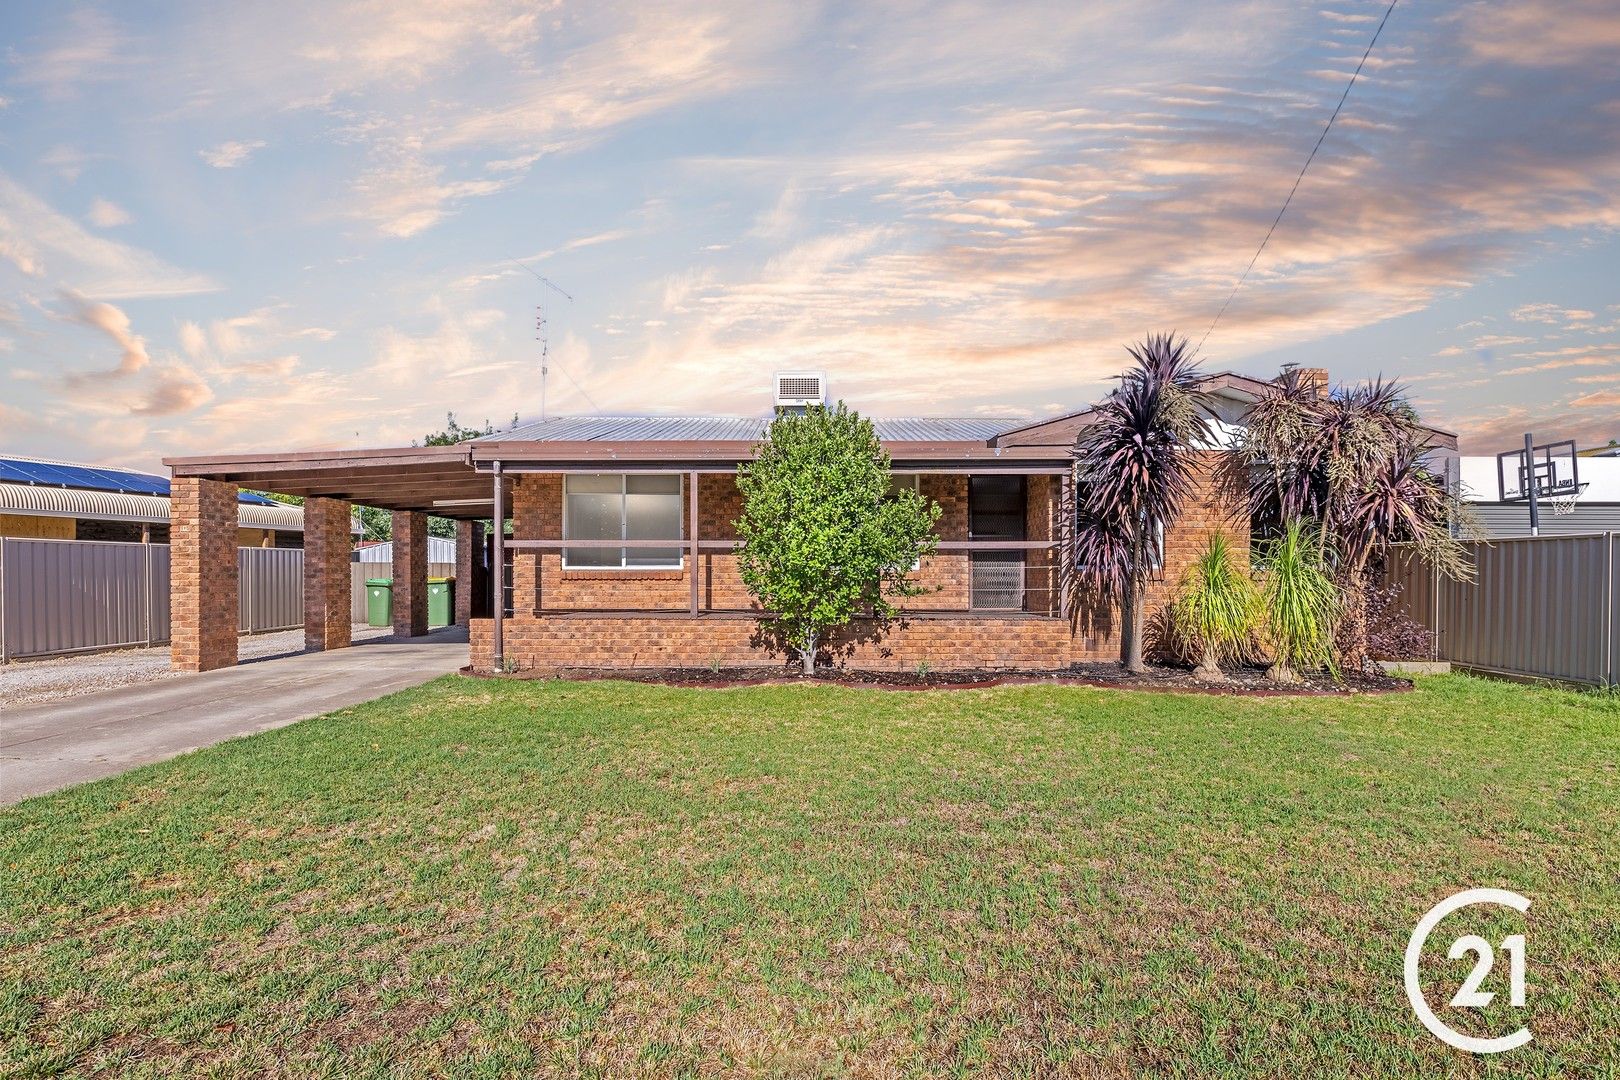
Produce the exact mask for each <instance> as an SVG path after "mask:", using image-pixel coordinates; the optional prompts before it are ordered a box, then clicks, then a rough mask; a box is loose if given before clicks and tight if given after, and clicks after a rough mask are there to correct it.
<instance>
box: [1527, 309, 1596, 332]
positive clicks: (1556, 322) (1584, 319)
mask: <svg viewBox="0 0 1620 1080" xmlns="http://www.w3.org/2000/svg"><path fill="white" fill-rule="evenodd" d="M1510 314H1511V315H1512V317H1513V318H1514V319H1515V320H1517V321H1518V322H1530V323H1546V324H1548V325H1551V326H1565V327H1569V328H1572V329H1573V328H1575V327H1577V326H1579V325H1581V324H1583V323H1589V322H1591V321H1592V320H1593V319H1595V318H1597V316H1596V315H1595V314H1594V313H1592V312H1590V311H1585V310H1582V309H1580V308H1566V307H1560V306H1559V305H1558V304H1521V305H1519V306H1518V307H1516V308H1514V309H1513V311H1512V312H1511V313H1510Z"/></svg>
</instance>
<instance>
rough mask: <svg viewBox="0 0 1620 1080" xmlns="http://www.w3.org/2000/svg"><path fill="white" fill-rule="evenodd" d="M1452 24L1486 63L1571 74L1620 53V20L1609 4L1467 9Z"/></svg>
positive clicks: (1564, 0) (1597, 0)
mask: <svg viewBox="0 0 1620 1080" xmlns="http://www.w3.org/2000/svg"><path fill="white" fill-rule="evenodd" d="M1456 19H1457V21H1459V22H1460V23H1461V24H1462V26H1463V41H1464V43H1465V44H1466V45H1467V47H1468V48H1469V49H1470V50H1471V51H1472V52H1473V53H1474V55H1475V56H1477V57H1478V58H1479V59H1481V60H1484V61H1487V62H1490V63H1495V64H1506V65H1512V66H1515V67H1539V68H1573V67H1579V66H1581V65H1586V64H1600V65H1607V64H1612V63H1613V61H1614V57H1615V55H1616V53H1620V19H1616V18H1615V11H1614V4H1613V3H1611V2H1610V0H1558V2H1557V3H1547V2H1545V0H1543V2H1540V3H1521V4H1509V5H1501V4H1471V5H1468V6H1467V7H1465V8H1464V9H1463V10H1462V11H1461V12H1459V13H1458V15H1457V16H1456Z"/></svg>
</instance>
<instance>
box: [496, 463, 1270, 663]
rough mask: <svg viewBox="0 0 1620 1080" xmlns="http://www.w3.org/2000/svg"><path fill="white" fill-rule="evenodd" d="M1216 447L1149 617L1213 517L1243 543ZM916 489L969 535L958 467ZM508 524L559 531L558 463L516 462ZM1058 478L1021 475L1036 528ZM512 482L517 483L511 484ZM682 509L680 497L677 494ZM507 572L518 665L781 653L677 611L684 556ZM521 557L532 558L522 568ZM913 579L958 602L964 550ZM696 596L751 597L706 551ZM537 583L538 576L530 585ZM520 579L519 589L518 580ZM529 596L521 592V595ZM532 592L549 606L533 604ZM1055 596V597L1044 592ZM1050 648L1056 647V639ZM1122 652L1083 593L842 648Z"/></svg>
mask: <svg viewBox="0 0 1620 1080" xmlns="http://www.w3.org/2000/svg"><path fill="white" fill-rule="evenodd" d="M1221 460H1222V455H1221V453H1220V452H1209V453H1206V454H1204V455H1202V458H1201V463H1200V467H1199V478H1198V483H1197V485H1196V488H1195V490H1194V493H1193V495H1192V497H1191V499H1190V500H1189V501H1188V503H1187V505H1186V507H1185V508H1184V511H1183V516H1182V519H1181V521H1180V522H1179V523H1178V525H1177V527H1176V528H1174V529H1172V530H1171V531H1170V533H1169V535H1168V536H1167V537H1166V539H1165V565H1164V568H1163V573H1162V575H1161V577H1160V579H1159V580H1157V581H1155V582H1154V583H1153V584H1152V585H1151V586H1150V587H1149V589H1148V596H1147V603H1148V615H1149V618H1151V617H1152V616H1153V615H1154V614H1155V613H1157V612H1158V611H1159V610H1161V609H1162V608H1163V607H1164V606H1165V605H1166V604H1168V603H1169V602H1170V601H1171V600H1173V599H1174V597H1175V594H1176V591H1177V589H1178V586H1179V582H1180V579H1181V575H1182V573H1183V572H1184V571H1185V569H1186V567H1187V566H1188V565H1189V564H1190V563H1191V562H1192V560H1193V559H1194V558H1196V557H1197V555H1198V552H1199V550H1200V549H1201V548H1202V546H1203V543H1204V540H1205V538H1206V537H1207V536H1208V535H1209V534H1210V533H1211V532H1213V531H1215V530H1217V529H1219V530H1224V531H1226V532H1227V533H1228V534H1229V535H1230V536H1231V538H1232V541H1233V544H1234V546H1235V547H1236V548H1237V549H1238V550H1239V551H1243V550H1247V545H1248V526H1247V522H1246V520H1233V519H1232V518H1231V517H1230V516H1229V515H1228V513H1227V506H1226V504H1225V503H1224V502H1223V501H1222V499H1221V497H1220V493H1219V491H1218V486H1217V485H1218V477H1217V476H1216V469H1217V467H1218V464H1219V462H1220V461H1221ZM920 488H921V491H922V493H923V494H924V495H926V496H927V497H929V498H931V499H933V500H935V501H936V502H938V503H939V504H940V506H941V509H942V513H941V516H940V520H939V527H938V528H939V533H940V536H941V539H952V540H954V539H966V538H967V524H968V506H967V478H966V477H965V476H944V475H939V476H925V477H923V478H922V480H921V483H920ZM514 489H515V490H514V500H513V505H514V517H515V521H516V526H515V527H516V535H517V536H519V537H534V536H540V537H545V538H552V539H560V538H561V536H562V481H561V477H559V476H540V475H533V474H531V475H525V476H524V477H522V479H521V481H520V482H519V483H517V484H515V485H514ZM1061 490H1062V484H1061V483H1060V480H1059V478H1057V477H1031V478H1030V482H1029V511H1028V513H1029V519H1028V522H1027V524H1028V527H1029V536H1030V538H1031V539H1032V540H1038V539H1046V538H1050V537H1052V536H1054V535H1057V534H1058V533H1059V531H1060V526H1061V521H1062V518H1061V515H1062V514H1063V512H1064V511H1063V509H1062V508H1061V507H1060V506H1059V505H1058V504H1059V503H1060V501H1061V498H1060V492H1061ZM519 492H521V494H519ZM698 496H699V500H698V520H699V528H700V534H699V535H700V537H702V538H706V539H733V538H734V537H735V530H734V529H733V528H732V525H731V523H732V522H733V521H734V520H735V519H736V517H737V516H738V515H739V514H740V513H741V509H742V506H741V499H740V496H739V495H738V493H737V489H736V483H735V481H734V479H733V478H732V477H730V476H722V475H704V476H702V477H700V479H699V484H698ZM682 506H683V514H684V508H685V506H686V502H685V497H684V495H683V501H682ZM1050 558H1051V557H1050V556H1048V555H1044V554H1032V555H1031V557H1030V563H1031V569H1030V572H1029V579H1030V583H1031V585H1032V586H1039V585H1041V584H1043V583H1044V582H1043V577H1044V568H1045V567H1046V565H1047V563H1048V560H1049V559H1050ZM518 560H519V561H518V567H517V569H516V571H515V573H514V578H515V581H516V583H517V586H518V587H517V590H516V597H517V599H516V609H517V611H518V613H519V615H518V616H517V617H515V618H514V619H511V620H508V622H507V628H508V635H507V646H506V652H507V655H508V657H509V658H511V659H512V660H514V661H515V662H516V663H517V664H518V665H519V666H524V667H529V666H532V667H596V666H640V667H657V666H671V665H673V666H692V667H704V666H709V665H711V664H715V663H718V664H721V665H722V666H727V667H731V666H743V665H748V664H767V665H774V664H778V663H782V662H784V661H785V657H783V656H782V655H780V654H777V655H773V654H771V653H770V652H769V651H768V650H767V649H766V648H764V647H763V646H761V645H759V644H756V643H751V642H752V641H753V639H754V637H755V633H756V625H757V624H756V623H755V622H754V621H753V620H750V619H746V618H735V617H727V616H721V615H710V616H700V617H699V618H698V619H696V620H693V619H691V618H690V617H686V616H682V615H681V614H680V612H681V611H683V610H684V609H685V608H686V606H687V604H688V603H689V597H690V594H689V591H688V590H689V586H688V579H687V578H686V574H685V571H684V570H681V571H676V570H666V571H606V570H577V571H564V570H562V567H561V556H560V555H559V554H558V553H555V552H552V553H547V554H546V555H544V556H541V557H537V556H536V555H535V554H534V553H532V552H531V553H520V554H519V556H518ZM525 560H526V561H527V562H528V565H529V566H531V567H532V568H533V569H532V570H528V571H525V570H524V568H523V567H524V563H525ZM918 580H920V581H922V582H924V583H925V584H928V585H933V586H938V587H939V591H935V592H930V593H928V594H926V595H924V596H920V597H917V598H915V599H913V600H911V601H910V602H909V608H910V610H912V611H914V612H922V611H927V610H929V609H934V610H940V609H951V608H955V609H962V608H965V607H966V606H967V604H968V601H969V570H968V558H967V556H966V555H965V554H954V553H946V554H940V555H936V556H935V557H933V558H931V559H928V560H926V561H925V562H924V564H923V566H922V568H921V571H920V572H919V574H918ZM698 581H699V588H700V590H701V603H702V604H703V606H704V607H706V608H725V609H730V610H734V611H744V610H747V609H750V608H752V598H751V597H750V596H749V595H748V592H747V590H746V589H745V588H744V587H743V585H742V580H741V578H740V577H739V575H738V574H737V570H736V559H735V557H734V556H731V555H715V554H705V555H703V556H702V557H701V558H700V560H699V579H698ZM536 586H538V590H537V589H536ZM525 590H526V591H525ZM525 597H526V598H527V599H525ZM537 602H543V604H544V608H543V610H544V611H545V612H549V613H553V614H551V615H549V616H547V617H538V616H537V612H539V611H541V610H542V609H541V608H539V607H537V606H536V604H537ZM1048 603H1050V605H1051V606H1050V607H1047V606H1046V605H1047V604H1048ZM1031 607H1032V608H1033V609H1034V610H1035V611H1036V612H1038V613H1045V612H1048V611H1052V612H1055V611H1057V610H1058V608H1059V604H1058V601H1057V599H1056V598H1052V599H1050V600H1048V599H1047V598H1046V597H1045V596H1042V595H1041V594H1036V595H1035V596H1034V597H1033V598H1032V603H1031ZM653 608H662V609H664V611H665V613H666V614H660V615H656V616H652V615H649V616H639V615H623V614H617V613H618V612H624V611H626V610H631V611H635V610H647V609H653ZM593 609H595V610H609V611H613V612H616V614H611V615H604V616H603V617H600V618H590V617H586V616H557V615H556V614H555V613H556V612H559V611H570V610H586V611H588V610H593ZM489 626H490V624H489V622H488V621H487V620H477V619H475V620H473V623H472V628H473V660H474V663H475V664H476V665H479V666H487V665H488V663H489V644H488V636H489V633H490V629H489ZM1054 642H1056V643H1058V644H1057V645H1056V646H1055V647H1056V649H1057V651H1056V652H1055V653H1053V652H1052V651H1051V650H1052V648H1053V647H1054V645H1053V643H1054ZM1118 657H1119V616H1118V613H1117V612H1116V611H1114V610H1112V609H1111V608H1108V607H1104V606H1101V605H1086V604H1085V603H1084V602H1083V600H1082V602H1081V603H1080V604H1079V606H1078V610H1077V611H1076V613H1075V618H1074V620H1073V622H1072V625H1071V623H1068V622H1064V621H1062V620H1060V619H1055V618H1038V617H1037V618H1030V617H1029V616H1018V615H1016V614H1015V615H1011V616H1007V617H973V616H963V617H959V618H951V617H941V616H928V617H921V616H919V617H916V618H913V619H911V620H910V621H909V622H908V623H907V625H906V626H904V627H903V628H900V629H897V630H896V631H895V632H894V633H893V634H891V635H890V637H889V638H888V639H886V640H885V642H883V643H881V644H872V643H862V644H860V645H858V646H857V647H855V648H854V650H853V652H852V653H851V654H850V655H849V656H847V657H845V658H844V659H843V660H842V662H844V663H847V664H849V665H851V666H855V667H867V668H872V667H886V668H911V667H915V666H916V665H917V664H919V663H924V662H926V663H928V664H929V665H930V666H932V667H933V668H935V669H936V670H943V669H945V668H948V667H968V668H972V667H1007V666H1017V667H1026V668H1036V667H1061V666H1064V665H1065V664H1067V663H1069V662H1071V661H1082V660H1113V659H1118Z"/></svg>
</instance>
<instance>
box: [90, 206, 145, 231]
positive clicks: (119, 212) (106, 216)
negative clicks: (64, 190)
mask: <svg viewBox="0 0 1620 1080" xmlns="http://www.w3.org/2000/svg"><path fill="white" fill-rule="evenodd" d="M85 217H87V218H89V219H90V224H92V225H95V226H98V227H100V228H103V229H112V228H116V227H117V226H119V225H128V224H129V223H130V222H131V221H134V220H135V219H134V218H132V217H130V216H129V211H127V210H125V209H124V208H123V207H121V206H119V205H118V204H117V203H115V202H110V201H108V200H106V199H97V200H95V201H94V202H92V203H91V204H90V212H89V213H88V214H86V215H85Z"/></svg>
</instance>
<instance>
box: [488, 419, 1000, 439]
mask: <svg viewBox="0 0 1620 1080" xmlns="http://www.w3.org/2000/svg"><path fill="white" fill-rule="evenodd" d="M1018 423H1021V421H1020V420H1018V419H1017V418H1014V417H1005V416H1000V417H995V416H992V417H982V416H972V417H944V416H915V417H874V418H873V419H872V426H873V427H874V428H875V429H876V430H877V436H878V438H879V439H882V440H884V441H885V442H978V443H982V442H987V441H988V440H989V439H990V438H992V437H993V436H994V435H995V434H996V433H997V432H1000V431H1004V430H1006V429H1007V428H1009V427H1012V426H1014V425H1015V424H1018ZM769 424H770V421H769V420H767V419H763V418H760V417H741V416H554V417H550V418H548V419H546V420H536V421H531V422H529V423H524V424H519V425H518V426H517V427H514V428H510V429H508V430H506V431H497V432H495V433H494V434H491V435H485V436H483V437H482V438H479V439H475V440H473V441H474V442H500V443H511V442H756V441H758V440H759V439H760V438H761V437H762V436H763V435H764V434H765V428H766V427H767V426H768V425H769Z"/></svg>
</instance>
